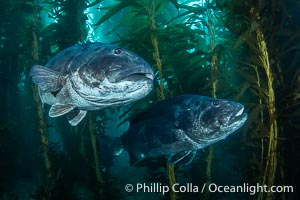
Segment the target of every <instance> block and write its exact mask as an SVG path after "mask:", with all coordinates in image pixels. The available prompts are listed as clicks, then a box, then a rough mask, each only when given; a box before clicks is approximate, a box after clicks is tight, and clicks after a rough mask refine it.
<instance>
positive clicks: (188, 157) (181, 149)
mask: <svg viewBox="0 0 300 200" xmlns="http://www.w3.org/2000/svg"><path fill="white" fill-rule="evenodd" d="M247 117H248V115H247V114H246V113H245V112H244V106H243V105H241V104H240V103H237V102H234V101H228V100H223V99H214V98H210V97H205V96H198V95H182V96H178V97H175V98H171V99H168V100H166V101H162V102H160V103H158V104H156V105H154V106H153V107H152V108H150V109H148V110H147V111H145V112H143V113H141V114H139V115H137V117H136V118H135V120H133V121H132V122H131V124H130V127H129V129H128V130H127V131H126V132H125V133H124V134H123V135H122V136H121V137H120V138H115V139H114V140H113V142H112V145H111V148H112V149H113V151H114V153H115V155H116V153H117V152H119V153H120V150H121V148H122V149H124V150H126V151H128V152H129V156H130V163H131V164H136V163H138V162H139V161H141V160H143V159H145V158H149V157H158V156H163V155H164V156H167V157H168V162H169V163H174V164H175V163H186V164H187V163H190V162H191V161H192V159H193V158H194V156H195V154H196V151H197V150H199V149H202V148H204V147H207V146H209V145H211V144H213V143H215V142H218V141H220V140H223V139H225V138H226V137H227V136H229V135H230V134H231V133H233V132H234V131H236V130H237V129H239V128H240V127H241V126H242V125H243V124H244V123H245V121H246V120H247ZM106 140H107V139H106ZM100 149H101V148H100Z"/></svg>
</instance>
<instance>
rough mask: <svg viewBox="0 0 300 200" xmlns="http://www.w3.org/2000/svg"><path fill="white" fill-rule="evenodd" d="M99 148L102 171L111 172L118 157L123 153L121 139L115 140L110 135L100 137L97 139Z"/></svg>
mask: <svg viewBox="0 0 300 200" xmlns="http://www.w3.org/2000/svg"><path fill="white" fill-rule="evenodd" d="M97 141H98V147H99V153H98V155H99V157H100V165H101V169H102V171H109V169H110V168H111V166H112V164H113V160H114V158H115V157H116V156H118V155H120V154H121V153H122V151H123V147H122V142H121V138H120V137H116V138H113V137H111V136H108V135H100V136H98V138H97Z"/></svg>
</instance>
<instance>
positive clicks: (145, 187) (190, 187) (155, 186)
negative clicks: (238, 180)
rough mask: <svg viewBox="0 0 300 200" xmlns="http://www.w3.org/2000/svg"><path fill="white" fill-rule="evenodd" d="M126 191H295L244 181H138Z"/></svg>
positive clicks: (252, 192)
mask: <svg viewBox="0 0 300 200" xmlns="http://www.w3.org/2000/svg"><path fill="white" fill-rule="evenodd" d="M125 191H126V192H137V193H139V192H144V193H162V194H163V195H165V194H166V193H168V192H170V191H174V192H176V193H185V192H187V193H204V192H205V191H208V192H211V193H248V194H250V195H255V194H256V193H260V192H263V193H269V192H271V193H283V192H294V188H293V186H271V187H268V186H267V185H260V184H259V183H257V184H256V185H249V184H248V183H243V184H242V185H238V186H236V185H230V186H229V185H218V184H216V183H209V184H208V183H203V184H202V185H200V186H199V185H194V184H192V183H186V184H184V185H181V184H179V183H175V184H173V185H172V186H169V185H163V184H162V183H136V184H126V185H125Z"/></svg>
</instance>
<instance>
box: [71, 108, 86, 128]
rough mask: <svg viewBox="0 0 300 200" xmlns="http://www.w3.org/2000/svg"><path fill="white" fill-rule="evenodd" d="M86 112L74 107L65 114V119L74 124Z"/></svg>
mask: <svg viewBox="0 0 300 200" xmlns="http://www.w3.org/2000/svg"><path fill="white" fill-rule="evenodd" d="M86 113H87V111H85V110H78V109H76V110H74V112H72V113H69V114H68V115H67V119H68V121H69V123H70V124H71V125H72V126H76V125H77V124H79V122H81V120H83V118H84V117H85V116H86Z"/></svg>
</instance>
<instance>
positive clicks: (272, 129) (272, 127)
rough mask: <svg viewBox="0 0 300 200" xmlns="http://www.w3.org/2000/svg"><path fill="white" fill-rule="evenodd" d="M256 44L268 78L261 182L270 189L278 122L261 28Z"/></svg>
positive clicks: (254, 13)
mask: <svg viewBox="0 0 300 200" xmlns="http://www.w3.org/2000/svg"><path fill="white" fill-rule="evenodd" d="M250 14H251V16H252V18H253V21H254V22H255V23H257V22H259V20H260V15H259V13H258V12H257V11H256V9H255V8H251V10H250ZM255 34H256V42H257V47H258V53H259V54H258V59H259V61H260V62H261V67H262V68H263V70H264V72H265V75H266V78H267V87H268V88H267V91H266V92H267V94H266V96H267V102H266V103H267V109H268V115H269V120H270V121H269V128H268V130H269V141H268V151H267V158H266V163H265V170H264V174H263V177H262V180H261V185H265V184H266V185H267V186H269V187H271V186H273V185H274V184H275V177H276V170H277V142H278V141H277V140H278V128H277V120H276V107H275V93H274V88H273V81H274V77H273V72H272V69H271V66H270V63H269V53H268V50H267V45H266V40H265V37H264V34H263V31H262V29H261V27H258V28H257V29H256V31H255ZM272 198H273V197H272V193H267V196H266V199H272ZM258 199H259V200H261V199H264V193H262V192H261V193H259V196H258Z"/></svg>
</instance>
